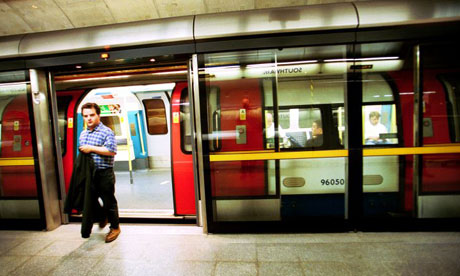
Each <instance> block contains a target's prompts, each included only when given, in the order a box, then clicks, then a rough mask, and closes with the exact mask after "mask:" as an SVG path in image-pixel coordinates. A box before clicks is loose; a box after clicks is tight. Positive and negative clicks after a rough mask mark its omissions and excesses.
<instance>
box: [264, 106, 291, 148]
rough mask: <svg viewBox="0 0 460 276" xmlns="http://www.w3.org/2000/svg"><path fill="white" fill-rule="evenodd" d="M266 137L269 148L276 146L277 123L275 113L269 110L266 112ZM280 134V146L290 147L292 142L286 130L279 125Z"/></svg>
mask: <svg viewBox="0 0 460 276" xmlns="http://www.w3.org/2000/svg"><path fill="white" fill-rule="evenodd" d="M265 125H266V128H265V138H266V139H267V149H272V148H274V147H275V124H274V123H273V114H271V113H269V112H267V113H265ZM278 134H279V137H280V142H281V141H282V142H281V143H280V147H281V148H289V147H290V146H291V143H290V141H289V139H288V137H287V136H286V132H285V131H284V129H283V128H282V127H281V125H279V126H278Z"/></svg>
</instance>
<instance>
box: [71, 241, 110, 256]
mask: <svg viewBox="0 0 460 276" xmlns="http://www.w3.org/2000/svg"><path fill="white" fill-rule="evenodd" d="M114 245H115V242H112V243H105V240H97V239H93V240H87V241H86V242H84V243H82V244H81V245H80V246H79V247H78V248H76V249H75V250H73V251H72V252H70V253H69V254H68V256H69V257H74V258H79V257H86V258H89V257H104V256H106V255H108V254H110V252H111V251H112V248H113V246H114Z"/></svg>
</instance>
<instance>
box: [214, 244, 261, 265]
mask: <svg viewBox="0 0 460 276" xmlns="http://www.w3.org/2000/svg"><path fill="white" fill-rule="evenodd" d="M216 258H217V260H218V261H243V262H255V261H256V260H257V257H256V245H255V244H248V243H229V244H223V245H220V246H219V248H218V250H217V256H216Z"/></svg>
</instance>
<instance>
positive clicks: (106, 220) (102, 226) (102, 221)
mask: <svg viewBox="0 0 460 276" xmlns="http://www.w3.org/2000/svg"><path fill="white" fill-rule="evenodd" d="M108 222H109V220H108V219H107V218H105V219H104V220H101V221H99V228H104V227H105V226H106V225H107V223H108Z"/></svg>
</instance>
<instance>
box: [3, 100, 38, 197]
mask: <svg viewBox="0 0 460 276" xmlns="http://www.w3.org/2000/svg"><path fill="white" fill-rule="evenodd" d="M1 119H2V137H1V138H2V139H1V142H2V148H1V155H0V157H1V158H12V157H16V158H21V157H33V150H32V136H31V129H30V116H29V111H28V107H27V95H19V96H17V97H16V98H14V99H13V100H12V101H11V102H10V103H9V104H8V106H7V107H6V108H5V110H4V111H3V116H2V118H1ZM15 124H16V126H15ZM15 139H16V143H20V147H21V148H20V150H17V149H16V150H15V148H14V144H15V143H14V140H15ZM0 176H1V179H0V184H1V192H2V194H1V195H2V196H7V197H8V196H25V197H28V196H31V197H36V196H37V184H36V178H35V168H34V166H14V167H2V168H0Z"/></svg>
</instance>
